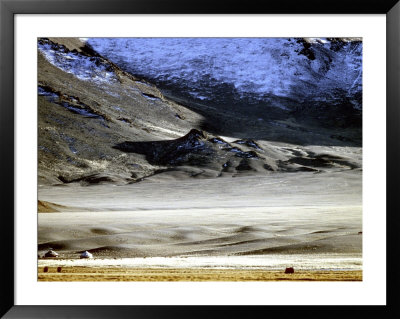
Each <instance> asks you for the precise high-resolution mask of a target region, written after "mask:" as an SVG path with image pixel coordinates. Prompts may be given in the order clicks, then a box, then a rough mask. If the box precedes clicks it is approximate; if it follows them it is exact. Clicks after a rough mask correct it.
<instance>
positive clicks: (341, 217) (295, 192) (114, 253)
mask: <svg viewBox="0 0 400 319" xmlns="http://www.w3.org/2000/svg"><path fill="white" fill-rule="evenodd" d="M360 175H361V172H360V171H336V172H325V173H319V174H315V173H309V172H306V173H295V174H271V175H268V176H261V177H260V176H253V177H252V176H245V177H243V178H241V177H235V178H219V179H192V180H182V181H180V182H179V183H171V180H169V178H168V176H163V178H160V177H158V178H154V179H149V180H147V181H144V182H141V183H138V184H131V185H124V186H110V185H96V186H90V187H81V186H78V185H68V186H59V187H41V188H40V189H39V198H40V199H41V200H43V201H45V202H51V203H53V204H56V205H58V206H54V207H55V208H57V211H56V209H53V212H52V213H50V212H48V213H39V214H38V254H39V260H38V279H39V280H44V281H45V280H50V281H52V280H62V281H70V280H72V281H75V280H76V281H81V280H105V281H107V280H111V281H114V280H125V281H131V280H134V281H147V280H149V281H151V280H156V281H164V280H173V281H174V280H178V281H179V280H184V281H186V280H189V281H190V280H195V281H218V280H227V281H235V280H239V281H242V280H243V281H247V280H273V281H274V280H318V281H320V280H361V278H362V274H361V269H362V206H361V178H360ZM174 178H175V177H174ZM99 199H101V200H99ZM54 207H53V208H54ZM71 221H72V222H71ZM50 247H51V248H53V249H54V250H56V251H57V252H58V253H59V254H60V256H59V258H57V259H46V258H43V254H44V252H45V251H46V250H47V249H49V248H50ZM85 250H87V251H89V252H91V253H92V254H93V256H94V258H93V259H91V260H80V259H79V254H80V253H81V252H82V251H85ZM110 260H111V262H110ZM85 262H86V264H85ZM46 266H47V267H48V268H49V271H48V272H47V273H44V272H43V269H44V267H46ZM57 267H62V271H61V272H60V273H57V272H56V271H55V270H56V268H57ZM285 267H295V269H296V272H295V274H284V273H283V271H284V269H285Z"/></svg>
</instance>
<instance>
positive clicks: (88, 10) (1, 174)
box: [0, 0, 400, 318]
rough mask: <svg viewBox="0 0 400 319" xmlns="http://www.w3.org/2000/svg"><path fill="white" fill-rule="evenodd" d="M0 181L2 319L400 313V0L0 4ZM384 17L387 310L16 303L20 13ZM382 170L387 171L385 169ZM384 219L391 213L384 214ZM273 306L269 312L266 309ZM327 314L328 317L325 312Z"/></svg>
mask: <svg viewBox="0 0 400 319" xmlns="http://www.w3.org/2000/svg"><path fill="white" fill-rule="evenodd" d="M0 3H1V4H0V21H1V29H0V31H1V35H0V40H1V51H0V58H1V65H0V74H1V75H0V76H1V79H0V98H1V104H0V132H1V135H0V136H1V138H0V143H1V144H0V150H1V152H2V154H1V156H0V163H1V166H0V167H1V169H0V181H1V184H2V185H3V189H2V192H1V198H2V199H1V203H2V209H1V220H2V221H1V222H2V223H4V224H6V225H8V227H7V230H6V231H4V232H0V236H1V237H0V240H1V243H7V244H5V247H2V251H1V263H0V266H1V273H0V274H1V281H0V282H1V284H0V287H1V288H0V290H1V298H0V303H1V308H0V315H2V316H4V318H165V317H171V318H175V317H183V318H189V317H190V318H193V317H200V316H201V317H202V318H204V317H209V316H218V317H226V316H228V315H238V316H243V317H247V316H249V315H254V314H253V313H250V312H253V311H256V310H257V311H258V310H260V311H261V312H262V313H263V314H264V315H268V316H271V315H272V316H273V315H276V316H278V315H279V316H282V315H284V316H286V315H296V316H300V317H302V316H303V315H304V316H313V315H317V314H318V315H326V314H329V315H334V316H340V317H343V318H348V317H355V316H357V317H358V316H359V315H360V313H361V314H369V315H372V316H373V317H378V316H379V317H380V318H392V317H398V316H399V310H398V309H399V307H398V300H399V298H398V296H399V294H398V292H397V288H398V284H399V277H398V276H397V275H396V271H397V269H396V264H395V259H396V252H398V248H397V245H398V243H400V240H399V235H398V233H399V232H398V231H396V226H398V225H399V224H398V217H397V215H398V213H399V211H400V210H399V202H398V201H397V198H396V197H397V196H398V195H399V192H398V186H397V183H398V180H399V177H400V176H399V170H398V168H397V167H398V163H399V162H400V150H399V149H400V147H399V146H400V144H399V142H398V138H399V137H400V81H399V77H400V74H399V72H400V64H399V57H400V19H399V18H400V3H399V0H335V1H333V0H325V1H322V0H297V1H296V0H290V1H289V0H285V1H264V2H261V3H257V2H255V1H252V0H248V1H246V2H245V3H231V2H229V3H228V2H227V1H216V0H213V1H209V0H203V1H184V0H171V1H163V0H134V1H129V0H83V1H77V0H52V1H44V0H0ZM57 13H63V14H121V13H124V14H129V13H131V14H133V13H134V14H146V13H152V14H232V13H241V14H243V13H245V14H282V13H283V14H327V13H328V14H385V15H386V19H387V29H386V40H387V47H386V50H387V51H386V52H387V59H386V61H387V105H386V114H387V115H386V116H387V117H386V125H387V131H386V134H387V139H386V147H387V153H386V172H385V174H386V177H387V197H386V200H387V206H386V208H387V210H386V220H387V227H386V229H387V233H386V234H387V235H386V240H387V278H382V280H386V283H387V305H386V306H375V307H370V306H353V307H349V306H312V307H313V308H312V309H310V306H289V307H278V306H262V307H261V306H240V307H225V306H212V307H211V306H23V305H15V302H14V295H15V290H14V245H13V244H14V199H15V197H14V187H15V181H14V174H15V166H14V161H15V156H14V143H15V141H14V120H15V118H14V16H15V15H16V14H57ZM382 173H383V172H382ZM378 213H382V214H384V213H385V212H378ZM265 307H268V309H265ZM321 312H322V313H321Z"/></svg>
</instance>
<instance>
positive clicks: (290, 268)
mask: <svg viewBox="0 0 400 319" xmlns="http://www.w3.org/2000/svg"><path fill="white" fill-rule="evenodd" d="M285 274H294V269H293V267H288V268H286V269H285Z"/></svg>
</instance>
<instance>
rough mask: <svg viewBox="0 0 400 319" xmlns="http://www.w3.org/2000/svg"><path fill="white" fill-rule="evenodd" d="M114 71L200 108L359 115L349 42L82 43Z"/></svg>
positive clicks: (356, 48)
mask: <svg viewBox="0 0 400 319" xmlns="http://www.w3.org/2000/svg"><path fill="white" fill-rule="evenodd" d="M86 41H87V43H88V44H89V45H90V46H91V47H93V48H94V49H95V50H96V51H97V52H99V53H100V54H101V55H103V56H104V57H106V58H107V59H109V60H111V61H112V62H114V63H115V64H117V65H118V66H119V67H121V68H122V69H124V70H126V71H128V72H130V73H132V74H135V75H138V76H140V77H144V78H147V79H149V80H151V81H153V82H154V83H156V84H157V85H158V86H159V87H160V88H164V89H165V91H168V90H173V91H174V94H176V92H177V91H178V92H179V95H183V96H184V98H185V99H189V100H192V101H201V102H203V103H208V104H219V105H220V104H235V105H240V106H248V105H251V104H260V103H261V104H265V105H267V106H276V107H280V108H283V109H288V110H292V109H295V108H298V107H301V108H305V107H310V106H311V107H312V106H314V107H326V106H330V105H343V104H346V105H348V106H349V107H353V108H355V109H358V110H360V109H361V108H362V42H361V39H355V38H323V39H316V38H89V39H86Z"/></svg>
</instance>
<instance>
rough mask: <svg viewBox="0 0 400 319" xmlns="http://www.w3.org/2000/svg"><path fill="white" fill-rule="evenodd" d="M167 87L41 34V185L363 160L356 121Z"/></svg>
mask: <svg viewBox="0 0 400 319" xmlns="http://www.w3.org/2000/svg"><path fill="white" fill-rule="evenodd" d="M183 91H184V88H183ZM164 93H165V92H164V91H160V90H159V89H158V88H157V87H156V86H155V85H153V84H151V83H149V82H147V81H146V80H143V79H142V78H139V77H137V76H133V75H132V74H130V73H128V72H126V71H124V70H122V69H121V68H120V67H119V66H117V65H116V64H114V63H113V62H111V61H110V60H108V59H106V58H104V57H103V56H102V55H100V54H99V53H97V52H96V51H94V50H93V48H91V47H90V46H88V45H87V44H85V43H84V42H82V41H80V40H79V39H75V38H49V39H39V41H38V131H39V132H38V135H39V140H38V152H39V163H38V174H39V184H57V185H58V184H60V185H66V184H69V183H75V182H77V183H81V184H82V185H91V184H97V183H114V184H125V183H134V182H139V181H142V180H143V179H146V178H154V176H172V177H174V178H178V177H179V178H210V177H224V176H237V175H243V174H249V175H254V174H271V173H274V172H295V171H311V172H320V171H323V170H330V169H339V170H342V169H356V168H359V167H361V150H360V149H359V148H348V147H347V146H348V145H352V146H354V145H357V144H358V143H359V142H358V141H360V140H361V135H360V127H357V126H345V127H341V126H340V125H334V126H332V127H324V126H323V125H321V124H318V122H316V121H315V120H314V119H312V118H311V120H308V118H307V117H306V116H305V115H304V114H306V112H304V113H303V115H302V118H301V119H300V118H299V117H296V114H295V113H293V112H295V111H294V110H290V111H288V110H284V109H282V108H277V107H273V106H268V107H267V108H265V107H263V108H262V110H259V111H257V107H254V108H252V109H251V112H249V111H248V110H243V109H240V108H237V107H232V108H230V109H227V108H226V107H225V106H224V105H221V106H220V107H217V106H215V105H211V104H202V103H200V102H201V101H200V102H198V101H190V100H188V99H186V98H182V97H179V96H173V99H172V98H171V97H166V95H165V94H164ZM266 110H267V111H266ZM356 111H357V110H356ZM260 112H261V115H262V118H260ZM210 119H211V120H212V121H210ZM347 120H348V117H346V121H347ZM334 121H335V122H337V121H338V120H337V119H335V120H334ZM346 121H345V122H344V124H343V125H346V123H347V122H346ZM219 133H224V134H225V133H229V134H226V136H219V135H218V134H219ZM318 144H319V145H325V146H316V145H318ZM343 150H345V152H343Z"/></svg>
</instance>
